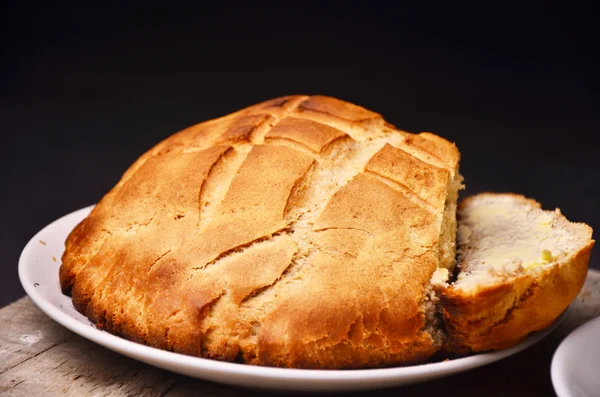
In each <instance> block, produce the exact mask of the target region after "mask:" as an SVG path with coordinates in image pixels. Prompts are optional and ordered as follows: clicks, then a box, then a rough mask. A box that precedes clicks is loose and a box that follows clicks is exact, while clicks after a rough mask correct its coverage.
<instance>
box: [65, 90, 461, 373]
mask: <svg viewBox="0 0 600 397" xmlns="http://www.w3.org/2000/svg"><path fill="white" fill-rule="evenodd" d="M458 160H459V153H458V151H457V149H456V147H455V146H454V145H453V144H451V143H449V142H448V141H446V140H444V139H442V138H440V137H438V136H436V135H434V134H430V133H421V134H409V133H406V132H403V131H399V130H397V129H396V128H394V127H393V126H392V125H390V124H387V123H386V122H385V121H384V120H383V119H382V118H381V116H380V115H378V114H376V113H373V112H371V111H368V110H366V109H364V108H362V107H359V106H356V105H352V104H349V103H346V102H343V101H340V100H337V99H334V98H330V97H323V96H312V97H307V96H290V97H283V98H277V99H274V100H270V101H267V102H264V103H261V104H258V105H255V106H252V107H249V108H246V109H243V110H241V111H238V112H236V113H233V114H230V115H228V116H225V117H221V118H219V119H215V120H211V121H207V122H204V123H201V124H198V125H195V126H193V127H190V128H188V129H185V130H183V131H181V132H179V133H177V134H175V135H173V136H171V137H169V138H168V139H166V140H164V141H163V142H161V143H159V144H158V145H157V146H155V147H154V148H152V149H151V150H150V151H148V152H147V153H145V154H144V155H142V156H141V157H140V158H139V159H138V160H137V161H136V162H135V163H134V164H133V165H132V166H131V167H130V168H129V169H128V170H127V171H126V172H125V174H124V175H123V177H122V179H121V180H120V181H119V182H118V184H117V185H116V186H115V187H114V188H113V189H112V190H111V191H110V192H109V193H108V194H106V195H105V196H104V197H103V198H102V200H101V201H100V202H99V203H98V204H97V205H96V207H95V208H94V209H93V211H92V212H91V214H90V215H89V216H88V217H87V218H86V219H84V220H83V221H82V222H81V223H80V224H79V225H78V226H77V227H76V228H75V229H74V230H73V231H72V233H71V234H70V235H69V237H68V239H67V241H66V249H65V252H64V255H63V258H62V266H61V268H60V283H61V286H62V289H63V291H64V292H65V293H69V294H72V298H73V304H74V305H75V307H76V308H77V309H78V310H79V311H80V312H82V313H84V314H85V315H86V316H87V317H88V318H89V319H90V320H91V321H92V322H94V323H95V324H97V325H98V326H99V327H101V328H103V329H105V330H107V331H108V332H111V333H114V334H117V335H121V336H123V337H125V338H128V339H130V340H133V341H137V342H140V343H144V344H148V345H150V346H154V347H158V348H162V349H167V350H172V351H175V352H180V353H184V354H189V355H195V356H201V357H208V358H214V359H219V360H227V361H239V362H245V363H250V364H258V365H271V366H282V367H298V368H361V367H379V366H386V365H396V364H405V363H414V362H422V361H423V360H426V359H427V358H429V357H431V356H432V355H433V354H434V353H435V352H436V351H438V350H439V349H440V348H441V345H442V343H443V338H442V336H441V335H440V334H439V333H440V332H441V331H439V329H440V328H441V327H439V325H438V324H437V321H438V320H437V318H438V317H437V316H436V315H435V313H434V312H435V309H434V308H433V306H434V305H435V296H434V295H433V292H432V288H431V283H430V280H431V278H432V276H433V274H434V272H435V271H436V269H437V268H440V267H445V268H450V269H451V268H452V267H453V265H454V256H455V249H454V240H455V231H456V199H457V195H458V189H459V187H460V185H461V178H460V175H459V174H458V172H457V167H458Z"/></svg>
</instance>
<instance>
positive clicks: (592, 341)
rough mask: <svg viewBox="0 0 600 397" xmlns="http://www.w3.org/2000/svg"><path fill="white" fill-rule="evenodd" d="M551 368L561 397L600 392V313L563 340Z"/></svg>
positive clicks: (582, 395)
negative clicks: (599, 315)
mask: <svg viewBox="0 0 600 397" xmlns="http://www.w3.org/2000/svg"><path fill="white" fill-rule="evenodd" d="M550 372H551V374H552V384H553V385H554V390H555V391H556V394H558V396H559V397H595V396H598V395H600V317H596V318H594V319H592V320H590V321H588V322H586V323H585V324H583V325H582V326H580V327H579V328H577V329H576V330H575V331H573V332H572V333H571V334H569V336H567V337H566V338H565V340H563V341H562V343H561V344H560V346H558V349H556V352H555V353H554V357H553V358H552V366H551V371H550Z"/></svg>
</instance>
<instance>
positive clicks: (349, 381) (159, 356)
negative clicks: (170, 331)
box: [19, 207, 564, 391]
mask: <svg viewBox="0 0 600 397" xmlns="http://www.w3.org/2000/svg"><path fill="white" fill-rule="evenodd" d="M91 208H92V207H88V208H84V209H81V210H79V211H76V212H73V213H71V214H69V215H66V216H64V217H62V218H60V219H58V220H56V221H55V222H53V223H51V224H50V225H48V226H46V227H45V228H44V229H42V230H41V231H40V232H39V233H37V234H36V235H35V236H34V237H33V238H32V239H31V240H30V241H29V243H27V245H26V246H25V249H24V250H23V253H22V254H21V258H20V259H19V278H20V280H21V284H23V288H25V291H26V292H27V294H28V295H29V296H30V297H31V299H32V300H33V302H34V303H35V304H36V305H37V306H38V307H39V308H40V309H41V310H42V311H44V313H46V314H47V315H48V316H50V317H51V318H52V319H54V320H55V321H56V322H58V323H59V324H61V325H63V326H64V327H66V328H68V329H69V330H71V331H73V332H75V333H77V334H79V335H81V336H83V337H84V338H87V339H89V340H91V341H92V342H95V343H97V344H99V345H102V346H104V347H107V348H109V349H111V350H114V351H116V352H118V353H121V354H123V355H125V356H128V357H131V358H134V359H136V360H139V361H142V362H145V363H147V364H150V365H154V366H157V367H160V368H163V369H166V370H169V371H173V372H177V373H180V374H184V375H188V376H192V377H196V378H200V379H205V380H210V381H215V382H220V383H226V384H232V385H237V386H245V387H253V388H261V389H265V388H267V389H274V390H295V391H334V390H335V391H344V390H366V389H378V388H385V387H392V386H400V385H407V384H411V383H417V382H423V381H426V380H430V379H435V378H440V377H443V376H448V375H452V374H456V373H459V372H464V371H467V370H470V369H473V368H476V367H480V366H483V365H486V364H489V363H492V362H494V361H498V360H501V359H503V358H505V357H508V356H510V355H513V354H515V353H518V352H520V351H521V350H524V349H526V348H528V347H529V346H531V345H533V344H535V343H537V342H538V341H540V340H541V339H542V338H544V337H545V336H546V335H548V334H549V333H550V332H551V331H552V330H553V329H554V328H555V327H556V325H557V324H558V323H559V322H560V320H561V319H562V317H563V316H564V313H563V316H561V317H560V318H559V319H558V320H556V321H555V322H554V323H553V324H552V325H551V326H550V327H548V328H547V329H545V330H543V331H541V332H537V333H535V334H532V335H531V336H529V337H528V338H527V339H525V340H524V341H523V342H522V343H520V344H519V345H517V346H515V347H512V348H510V349H505V350H501V351H496V352H490V353H484V354H477V355H472V356H469V357H464V358H459V359H455V360H450V361H443V362H437V363H431V364H423V365H415V366H408V367H395V368H381V369H364V370H329V371H328V370H302V369H285V368H270V367H259V366H251V365H244V364H235V363H226V362H220V361H215V360H208V359H204V358H198V357H191V356H186V355H182V354H177V353H173V352H168V351H164V350H159V349H155V348H152V347H148V346H144V345H141V344H138V343H134V342H131V341H128V340H126V339H123V338H119V337H117V336H115V335H112V334H109V333H107V332H104V331H101V330H98V329H97V328H96V327H94V326H90V325H91V323H90V322H89V321H88V319H87V318H86V317H85V316H83V315H82V314H80V313H79V312H77V311H76V310H75V309H74V308H73V305H72V303H71V298H70V297H68V296H65V295H63V294H62V292H61V289H60V285H59V281H58V269H59V266H60V257H61V256H62V253H63V250H64V241H65V239H66V237H67V235H68V234H69V233H70V231H71V230H72V229H73V228H74V227H75V225H77V223H79V222H80V221H81V220H82V219H83V218H85V216H87V214H88V213H89V212H90V210H91Z"/></svg>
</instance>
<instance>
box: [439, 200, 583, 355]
mask: <svg viewBox="0 0 600 397" xmlns="http://www.w3.org/2000/svg"><path fill="white" fill-rule="evenodd" d="M500 196H502V197H506V198H509V199H511V200H513V201H514V203H515V205H521V206H527V207H531V208H534V209H540V208H541V205H540V203H538V202H536V201H535V200H532V199H528V198H526V197H524V196H522V195H518V194H510V193H505V194H501V195H499V194H496V193H481V194H478V195H474V196H470V197H467V198H466V199H464V200H462V201H461V203H460V204H459V213H460V212H461V211H463V210H465V209H467V208H468V207H469V206H471V205H472V203H473V202H474V201H476V200H481V199H482V198H490V199H494V198H497V197H500ZM561 218H562V217H561ZM561 222H562V223H563V225H564V224H568V222H567V221H566V219H564V218H562V221H561ZM571 225H578V226H580V228H581V230H582V231H583V234H584V235H585V236H584V238H583V240H584V241H585V242H584V244H583V245H582V246H580V247H579V248H578V249H576V250H575V251H574V252H572V254H571V255H569V256H567V257H565V258H563V259H561V260H559V261H558V262H557V263H554V264H552V265H547V266H541V267H537V268H535V269H533V270H531V271H528V272H526V273H525V274H522V275H519V276H516V277H509V278H507V279H505V281H503V282H499V283H490V284H489V285H487V286H485V287H484V288H480V289H476V290H468V291H465V290H464V289H461V288H455V287H454V286H450V287H449V288H446V289H443V290H442V293H441V302H442V307H443V315H444V320H445V325H446V329H447V332H448V335H449V338H450V343H451V344H452V347H451V349H452V350H454V351H456V352H463V353H464V352H478V351H486V350H495V349H503V348H507V347H511V346H514V345H515V344H517V343H519V342H520V341H521V340H523V339H524V338H525V337H526V336H527V335H529V334H530V333H531V332H534V331H539V330H542V329H544V328H546V327H547V326H548V325H550V324H551V323H552V322H553V321H554V320H556V318H558V316H559V315H560V314H561V313H562V312H563V311H564V310H566V308H567V307H568V305H569V304H570V303H571V301H572V300H573V299H575V297H576V296H577V294H578V293H579V291H580V290H581V288H582V286H583V283H584V281H585V278H586V275H587V269H588V261H589V257H590V252H591V249H592V247H593V245H594V240H591V239H590V236H591V233H592V231H591V228H589V226H587V225H582V224H571ZM475 245H476V243H475ZM475 249H476V248H475ZM459 266H460V264H459Z"/></svg>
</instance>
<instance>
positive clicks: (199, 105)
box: [0, 2, 600, 306]
mask: <svg viewBox="0 0 600 397" xmlns="http://www.w3.org/2000/svg"><path fill="white" fill-rule="evenodd" d="M283 3H285V2H283ZM17 4H20V3H16V2H15V3H10V2H9V3H6V2H4V3H3V6H2V7H3V9H2V10H1V12H0V14H2V16H1V17H0V18H1V20H0V22H1V26H2V29H3V30H4V31H3V32H2V35H1V37H2V38H1V39H0V40H1V43H2V47H1V51H2V53H1V59H0V68H1V69H0V70H1V81H0V131H1V132H2V141H1V142H2V154H1V157H0V159H1V160H0V165H1V170H0V172H1V174H0V176H1V183H2V194H1V199H0V200H1V201H0V208H1V211H2V212H1V216H2V218H1V223H0V239H1V241H0V244H1V246H0V249H1V252H2V258H1V259H0V306H1V305H4V304H7V303H9V302H10V301H13V300H15V299H17V298H19V297H20V296H22V295H24V292H23V290H22V289H21V286H20V284H19V281H18V278H17V261H18V257H19V254H20V252H21V250H22V248H23V247H24V245H25V244H26V243H27V241H28V240H29V239H30V238H31V237H32V236H33V235H34V234H35V233H36V232H37V231H38V230H39V229H41V228H42V227H43V226H45V225H47V224H48V223H50V222H51V221H53V220H55V219H56V218H58V217H60V216H62V215H64V214H67V213H69V212H71V211H74V210H76V209H79V208H81V207H84V206H87V205H90V204H92V203H95V202H96V201H97V200H98V199H99V198H100V197H101V196H102V195H103V194H104V193H105V192H106V191H107V190H108V189H110V187H112V185H114V184H115V183H116V182H117V181H118V179H119V177H120V176H121V174H122V172H123V171H124V170H125V169H126V168H127V167H128V166H129V165H130V164H131V163H132V162H133V161H134V160H135V159H136V158H137V157H138V156H139V155H141V154H142V153H143V152H144V151H146V150H147V149H149V148H150V147H151V146H152V145H154V144H155V143H157V142H158V141H160V140H162V139H163V138H165V137H167V136H168V135H170V134H171V133H174V132H176V131H178V130H180V129H182V128H184V127H187V126H189V125H191V124H195V123H197V122H200V121H203V120H206V119H209V118H214V117H218V116H221V115H224V114H227V113H230V112H232V111H235V110H238V109H239V108H242V107H245V106H248V105H251V104H254V103H256V102H259V101H262V100H266V99H269V98H272V97H276V96H280V95H287V94H296V93H306V94H317V93H318V94H326V95H331V96H335V97H339V98H341V99H344V100H347V101H350V102H354V103H357V104H360V105H363V106H365V107H367V108H369V109H372V110H375V111H377V112H379V113H382V114H383V115H384V116H385V117H386V119H387V120H388V121H389V122H391V123H392V124H395V125H396V126H397V127H399V128H402V129H405V130H408V131H412V132H419V131H433V132H436V133H438V134H440V135H442V136H444V137H446V138H447V139H449V140H452V141H454V142H456V143H457V145H458V146H459V148H460V151H461V153H462V162H461V172H462V173H463V175H464V176H465V178H466V184H467V190H466V192H464V193H463V196H464V195H466V194H471V193H476V192H479V191H484V190H489V191H512V192H519V193H522V194H525V195H527V196H530V197H533V198H536V199H537V200H539V201H541V202H542V203H543V204H544V206H545V207H547V208H554V207H560V208H561V209H562V210H563V212H564V213H565V214H566V215H567V216H568V217H569V218H570V219H572V220H577V221H583V222H586V223H589V224H590V225H592V227H594V226H596V227H600V214H599V213H598V212H597V210H596V208H597V204H596V203H597V199H598V193H599V188H598V184H597V181H598V177H599V176H600V158H599V157H600V153H599V152H598V149H599V145H598V140H597V138H596V136H597V133H598V131H599V127H600V117H599V111H598V110H599V105H600V101H599V100H598V94H599V81H598V70H600V68H599V66H600V65H599V63H598V61H597V60H596V59H595V58H594V55H595V52H596V51H597V49H598V47H597V42H596V36H597V31H596V30H597V29H596V28H595V27H594V24H595V21H594V20H593V13H592V10H591V9H585V8H578V9H575V8H568V9H565V8H559V7H556V6H549V5H542V4H541V3H540V4H535V3H531V2H530V3H528V5H527V6H523V5H519V6H515V7H508V6H503V7H498V8H490V6H489V5H486V6H485V7H483V8H482V7H479V8H477V9H458V8H455V7H454V6H449V5H445V6H438V5H433V4H429V3H428V6H422V7H417V6H413V7H406V8H400V7H398V8H396V9H385V8H382V7H381V6H377V5H376V4H375V3H374V2H362V3H361V6H359V7H353V6H351V5H350V4H349V3H348V2H346V3H344V5H343V6H341V5H340V6H339V7H337V8H332V9H330V10H325V9H322V8H315V7H313V6H311V5H309V4H307V3H297V2H293V3H292V2H290V3H288V5H287V6H278V7H274V6H273V5H269V6H266V5H265V6H260V7H259V6H256V5H254V6H249V5H246V6H244V7H242V8H241V7H239V6H237V5H235V4H233V3H230V2H226V3H225V4H224V5H223V6H219V5H216V4H212V5H211V6H210V7H209V6H202V5H197V6H195V8H194V9H188V8H182V7H179V6H176V5H167V3H166V2H165V4H164V5H163V6H161V7H155V8H153V7H150V6H149V5H147V4H145V3H144V5H143V7H133V6H131V7H129V8H127V7H121V8H119V9H100V8H71V7H65V8H56V7H55V8H47V7H42V6H40V5H36V4H35V3H28V4H27V5H19V6H17ZM597 257H598V256H597V255H596V254H595V255H593V256H592V260H591V266H592V267H596V268H599V267H600V264H599V263H598V259H596V258H597Z"/></svg>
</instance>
